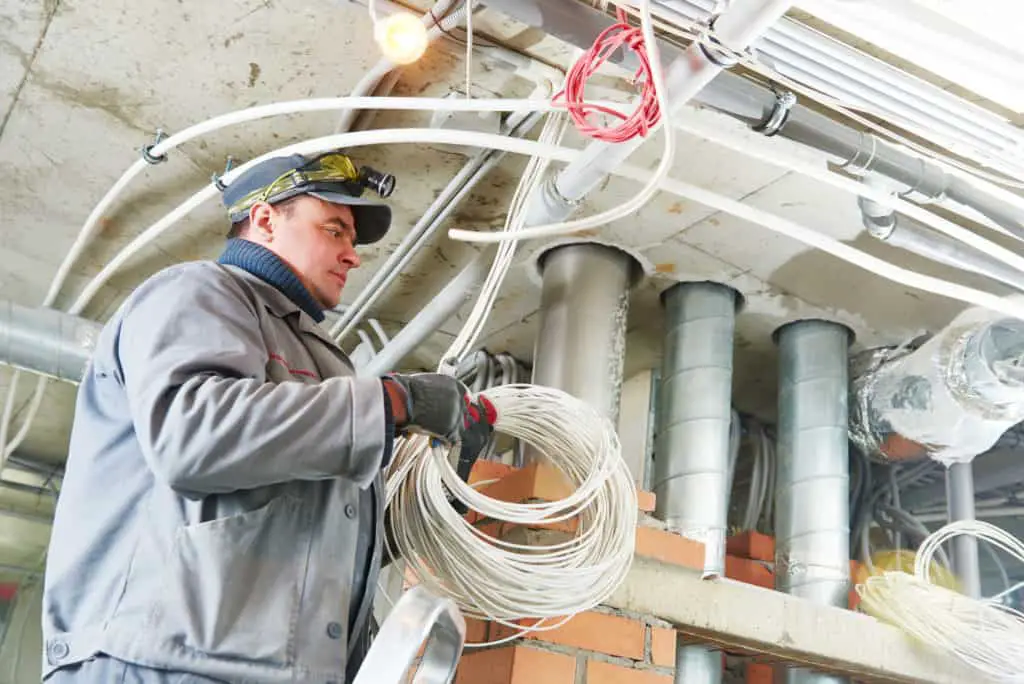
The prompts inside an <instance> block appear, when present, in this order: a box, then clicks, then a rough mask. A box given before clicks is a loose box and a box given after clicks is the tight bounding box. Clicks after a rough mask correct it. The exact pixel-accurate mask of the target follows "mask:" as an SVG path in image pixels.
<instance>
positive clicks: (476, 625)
mask: <svg viewBox="0 0 1024 684" xmlns="http://www.w3.org/2000/svg"><path fill="white" fill-rule="evenodd" d="M489 624H490V623H488V622H486V621H484V620H478V619H476V618H466V643H467V644H479V643H483V642H484V641H487V627H488V625H489Z"/></svg>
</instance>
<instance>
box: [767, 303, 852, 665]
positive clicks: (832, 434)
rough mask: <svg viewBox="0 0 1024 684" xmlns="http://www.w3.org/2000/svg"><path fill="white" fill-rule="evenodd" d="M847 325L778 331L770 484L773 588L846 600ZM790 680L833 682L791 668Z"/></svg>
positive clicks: (811, 324) (824, 601)
mask: <svg viewBox="0 0 1024 684" xmlns="http://www.w3.org/2000/svg"><path fill="white" fill-rule="evenodd" d="M850 337H851V334H850V331H849V330H848V329H847V328H845V327H844V326H842V325H838V324H836V323H831V322H828V321H818V320H807V321H798V322H795V323H790V324H787V325H784V326H783V327H781V328H780V329H779V330H777V331H776V339H777V340H778V344H779V357H780V359H779V428H778V430H779V441H778V463H777V475H776V489H775V502H776V513H775V527H776V531H775V535H776V542H775V543H776V551H775V587H776V589H778V590H779V591H783V592H785V593H787V594H791V595H793V596H798V597H801V598H804V599H807V600H809V601H811V602H813V603H816V604H819V605H825V606H836V607H846V606H847V605H848V592H849V581H850V551H849V549H850V507H849V498H848V497H849V462H848V458H849V447H848V440H847V431H848V410H847V392H848V385H849V378H848V371H847V363H848V362H847V348H848V347H849V344H850ZM785 681H786V682H787V684H812V683H813V684H826V683H828V684H833V683H838V682H841V681H843V680H841V679H837V678H834V677H832V676H829V675H824V674H818V673H812V672H807V671H803V670H796V669H793V670H788V671H787V672H786V677H785Z"/></svg>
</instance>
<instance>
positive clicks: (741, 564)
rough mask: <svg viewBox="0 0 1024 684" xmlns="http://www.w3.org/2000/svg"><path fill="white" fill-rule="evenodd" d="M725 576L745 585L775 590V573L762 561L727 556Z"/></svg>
mask: <svg viewBox="0 0 1024 684" xmlns="http://www.w3.org/2000/svg"><path fill="white" fill-rule="evenodd" d="M725 576H726V577H728V578H729V579H734V580H736V581H737V582H743V583H745V584H754V585H757V586H759V587H764V588H766V589H774V588H775V573H773V572H772V571H771V570H770V569H768V568H767V567H766V566H765V565H764V564H763V563H762V562H761V561H756V560H748V559H746V558H738V557H736V556H726V557H725Z"/></svg>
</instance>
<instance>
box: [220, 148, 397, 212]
mask: <svg viewBox="0 0 1024 684" xmlns="http://www.w3.org/2000/svg"><path fill="white" fill-rule="evenodd" d="M367 188H369V189H370V190H372V191H373V192H374V193H376V194H377V195H379V196H381V197H388V196H389V195H391V193H392V192H394V190H395V177H394V176H393V175H391V174H387V173H381V172H380V171H377V170H376V169H373V168H371V167H369V166H363V167H362V168H358V167H356V165H355V163H353V161H352V160H351V159H350V158H349V157H348V156H346V155H344V154H340V153H338V152H330V153H328V154H324V155H321V156H319V157H317V158H315V159H313V160H311V161H310V162H309V163H307V164H306V165H304V166H302V167H299V168H297V169H291V170H289V171H286V172H285V173H283V174H281V175H280V176H278V177H277V178H276V179H275V180H274V181H273V182H271V183H270V184H269V185H266V186H264V187H263V188H259V189H256V190H254V191H252V192H250V193H249V194H247V195H245V196H244V197H242V198H241V199H239V200H238V201H237V202H235V203H234V204H233V205H231V207H230V208H229V209H228V213H229V214H230V215H231V216H236V215H240V214H243V213H248V211H249V208H250V207H252V205H254V204H256V203H257V202H269V203H271V204H274V203H277V202H282V201H284V200H286V199H289V198H291V197H294V196H296V195H299V194H303V193H316V192H329V193H341V194H344V195H348V196H350V197H353V198H357V197H361V196H362V194H363V191H364V190H365V189H367Z"/></svg>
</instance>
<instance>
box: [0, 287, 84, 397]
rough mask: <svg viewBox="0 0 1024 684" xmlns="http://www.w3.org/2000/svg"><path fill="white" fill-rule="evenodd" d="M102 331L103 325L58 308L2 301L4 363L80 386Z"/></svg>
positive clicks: (0, 340)
mask: <svg viewBox="0 0 1024 684" xmlns="http://www.w3.org/2000/svg"><path fill="white" fill-rule="evenodd" d="M100 329H101V326H100V324H99V323H95V322H93V321H89V320H86V319H84V318H79V317H78V316H72V315H71V314H67V313H64V312H61V311H57V310H55V309H47V308H37V309H33V308H28V307H24V306H20V305H18V304H15V303H14V302H10V301H4V302H0V363H2V364H6V365H9V366H14V367H15V368H20V369H22V370H27V371H31V372H33V373H38V374H40V375H47V376H49V377H52V378H56V379H58V380H64V381H66V382H71V383H78V382H79V381H81V379H82V376H83V375H84V374H85V367H86V365H87V364H88V362H89V358H90V356H91V355H92V350H93V348H94V347H95V346H96V339H97V338H98V337H99V334H100Z"/></svg>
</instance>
